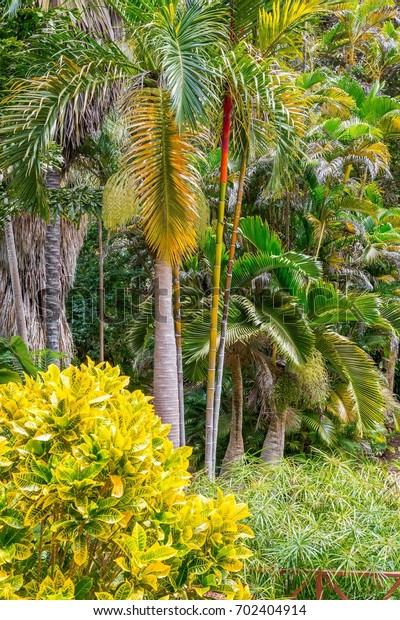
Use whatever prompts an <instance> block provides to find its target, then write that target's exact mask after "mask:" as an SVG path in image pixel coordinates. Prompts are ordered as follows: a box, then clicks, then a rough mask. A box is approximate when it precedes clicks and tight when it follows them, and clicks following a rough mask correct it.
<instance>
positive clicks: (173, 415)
mask: <svg viewBox="0 0 400 620" xmlns="http://www.w3.org/2000/svg"><path fill="white" fill-rule="evenodd" d="M154 342H155V344H154V407H155V411H156V413H157V415H158V416H159V417H160V418H161V420H162V421H163V422H164V423H165V424H170V425H171V430H170V434H169V438H170V439H171V441H172V443H173V444H174V447H175V448H177V447H179V443H180V432H179V392H178V371H177V361H176V342H175V330H174V317H173V312H172V267H171V265H170V264H169V263H168V262H167V261H165V260H162V259H157V260H156V265H155V333H154Z"/></svg>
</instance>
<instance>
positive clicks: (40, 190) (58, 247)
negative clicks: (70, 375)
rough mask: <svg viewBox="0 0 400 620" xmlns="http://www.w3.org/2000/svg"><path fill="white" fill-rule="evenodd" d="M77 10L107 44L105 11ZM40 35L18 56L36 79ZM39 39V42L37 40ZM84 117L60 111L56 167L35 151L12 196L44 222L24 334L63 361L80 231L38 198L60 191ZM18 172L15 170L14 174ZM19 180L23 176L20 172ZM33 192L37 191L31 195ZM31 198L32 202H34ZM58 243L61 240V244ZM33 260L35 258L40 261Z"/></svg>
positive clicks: (88, 120)
mask: <svg viewBox="0 0 400 620" xmlns="http://www.w3.org/2000/svg"><path fill="white" fill-rule="evenodd" d="M57 4H58V3H57V2H55V3H52V7H53V8H54V7H56V6H57ZM22 5H24V2H23V0H20V1H18V0H17V1H15V2H10V3H9V7H8V14H11V15H13V14H14V13H15V12H16V11H18V9H19V8H20V7H21V6H22ZM37 5H38V6H39V7H40V8H41V9H44V11H46V12H47V11H49V14H51V13H52V11H51V9H50V10H49V4H48V3H47V2H42V0H38V1H37ZM78 8H79V11H80V14H79V20H78V21H77V20H76V15H74V16H73V23H74V24H77V25H78V27H79V28H80V29H83V30H85V31H87V32H96V33H97V34H100V33H101V35H102V36H103V37H108V38H109V39H111V40H112V39H113V37H114V26H113V24H112V21H113V20H112V16H111V15H110V12H109V10H108V9H107V8H106V7H104V6H103V5H102V4H98V3H96V2H94V3H90V5H89V4H88V3H83V4H81V3H78ZM55 15H56V16H57V15H58V16H59V17H60V14H59V13H55ZM71 16H72V14H71V15H69V14H68V13H67V12H66V15H65V19H63V20H62V21H63V26H64V27H67V28H68V26H69V18H70V17H71ZM43 21H44V23H45V24H46V23H47V24H50V28H51V19H49V20H45V19H44V20H43ZM43 35H44V36H46V34H45V33H40V32H39V33H37V35H36V36H37V37H38V40H36V36H35V37H33V38H31V39H30V40H26V41H25V44H26V49H25V50H23V52H22V54H21V63H20V64H21V66H23V67H24V68H26V67H28V68H29V69H28V73H29V74H30V75H36V76H40V75H41V74H43V72H45V71H47V70H48V69H49V65H50V66H51V61H50V63H49V58H51V52H50V51H49V53H48V54H42V51H43V49H42V46H43V44H44V41H43ZM41 36H42V40H40V37H41ZM36 79H37V78H36ZM22 82H23V80H21V83H19V81H18V80H16V81H15V82H14V86H13V87H12V90H11V93H8V95H9V96H10V98H11V99H13V97H14V95H15V91H16V90H18V89H19V88H21V89H22V90H23V87H22V86H21V84H22ZM108 103H109V102H107V104H106V107H107V105H108ZM86 112H87V113H86V114H85V113H82V114H79V115H77V114H75V112H72V111H71V109H70V108H69V109H68V108H66V109H65V111H64V114H63V115H62V118H61V117H60V118H59V119H58V123H59V124H60V127H59V128H58V129H54V132H53V140H54V141H55V142H58V144H59V147H60V148H59V149H58V150H59V151H60V152H59V153H58V154H57V157H56V159H57V160H58V161H57V162H56V163H57V165H56V166H53V164H54V163H55V160H54V155H53V153H52V152H51V149H50V157H48V155H49V153H47V154H46V153H45V150H46V149H44V150H43V149H42V151H41V152H40V157H43V158H44V160H43V161H39V159H40V157H39V150H35V153H34V154H33V153H32V155H34V156H35V157H38V161H37V162H36V164H35V165H34V166H33V169H32V167H31V166H30V165H27V167H26V169H25V172H26V173H27V176H28V177H30V179H29V180H28V179H25V185H24V184H18V186H17V190H16V195H17V196H18V198H19V199H20V203H21V202H22V207H23V208H24V209H26V210H28V211H29V212H33V213H36V214H39V215H40V216H43V217H44V218H45V219H46V220H48V222H47V226H46V228H45V238H44V252H42V247H41V243H38V245H39V252H37V253H36V255H35V254H33V255H32V258H33V261H32V262H33V265H32V266H31V267H30V268H29V267H28V271H32V270H36V271H37V275H36V279H37V281H38V283H39V285H37V286H36V287H35V288H34V290H33V291H32V293H31V297H32V300H31V301H30V303H29V312H30V314H31V321H30V322H31V325H30V334H29V336H30V341H31V344H32V345H33V346H34V347H43V346H44V342H46V345H47V347H48V348H49V349H50V350H53V351H60V350H63V351H64V352H65V353H67V357H69V358H70V357H71V355H72V335H71V333H70V330H69V327H68V324H67V321H66V317H65V297H66V292H67V291H68V289H69V288H70V286H71V282H72V280H73V272H74V264H75V262H76V256H77V254H78V252H79V250H80V248H81V245H82V241H83V232H84V231H83V230H81V231H78V234H75V232H76V231H74V230H71V226H70V225H68V224H67V223H66V222H65V221H63V222H62V221H61V220H62V218H61V215H60V213H59V210H58V209H56V211H55V212H54V213H51V214H50V212H49V210H48V208H47V206H46V205H45V199H44V196H45V194H46V192H45V191H44V187H43V181H44V180H45V184H46V187H47V190H49V193H51V194H53V196H56V194H57V190H59V189H60V187H61V181H62V177H63V176H64V175H65V172H66V169H67V168H68V167H69V165H70V163H71V161H72V160H73V158H74V156H75V153H76V150H77V148H78V147H79V146H80V144H81V142H82V136H83V135H85V134H87V133H88V132H89V133H90V132H92V131H93V129H94V128H95V126H96V124H97V125H98V124H99V122H100V119H101V116H102V113H103V112H104V110H101V108H100V107H99V106H97V107H96V106H93V105H90V106H89V107H88V110H87V111H86ZM50 143H51V142H50V141H49V142H48V145H47V146H49V145H50ZM15 147H16V148H18V145H15ZM56 150H57V149H56ZM20 155H21V153H19V155H18V154H17V155H16V157H17V159H16V165H15V166H14V169H13V171H12V173H11V178H12V183H11V189H12V186H13V185H14V186H16V185H17V184H16V183H15V182H14V181H15V176H18V174H20V173H21V170H22V168H23V166H22V168H21V166H20V165H19V164H18V163H17V162H18V157H20ZM11 158H12V156H11ZM46 159H49V161H47V163H45V160H46ZM50 162H51V163H50ZM18 168H19V169H20V171H19V172H18ZM39 168H41V170H39ZM46 171H47V172H46ZM38 172H39V175H40V174H41V173H42V183H37V182H36V181H38V180H39V179H38V177H37V175H38ZM60 172H61V174H60ZM22 175H24V172H23V171H22ZM35 177H36V180H35ZM35 187H36V190H37V191H36V195H35ZM36 198H37V199H38V200H36ZM53 202H56V203H57V202H58V201H57V199H56V200H55V201H53ZM33 220H34V215H32V216H31V218H26V217H24V218H19V219H17V220H16V222H15V223H16V224H17V225H20V226H24V228H25V230H21V235H20V236H25V235H32V234H33V231H34V230H35V229H38V228H40V224H38V223H37V222H36V221H35V222H34V221H33ZM30 225H31V226H32V230H29V226H30ZM26 228H28V230H26ZM82 228H83V227H82ZM64 237H67V238H65V239H64ZM65 245H69V247H68V250H67V251H66V250H65ZM67 253H68V258H69V260H68V261H67V262H68V266H67V265H66V264H64V265H63V264H62V258H63V257H65V256H66V254H67ZM74 254H75V256H74ZM39 256H40V257H41V260H40V261H39ZM42 260H43V262H44V265H43V266H42V264H41V261H42ZM43 267H44V272H43ZM71 267H72V268H71ZM25 279H26V280H27V283H28V284H27V286H26V290H27V291H28V290H31V289H32V287H30V286H29V283H30V275H28V276H27V277H26V278H25ZM43 291H44V293H43ZM38 297H39V299H38ZM32 315H33V316H32ZM55 363H57V364H58V363H59V359H58V358H55Z"/></svg>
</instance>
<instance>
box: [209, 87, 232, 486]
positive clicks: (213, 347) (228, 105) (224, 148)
mask: <svg viewBox="0 0 400 620" xmlns="http://www.w3.org/2000/svg"><path fill="white" fill-rule="evenodd" d="M231 115H232V98H231V96H230V95H226V96H225V100H224V119H223V127H222V144H221V167H220V192H219V204H218V222H217V234H216V246H215V263H214V271H213V284H212V299H211V325H210V352H209V358H208V373H207V404H206V442H205V443H206V445H205V450H206V455H205V466H206V471H207V474H208V476H209V477H210V478H211V479H213V478H214V477H215V471H214V469H213V438H214V430H213V421H214V391H215V367H216V361H217V334H218V308H219V292H220V282H221V263H222V248H223V235H224V219H225V198H226V188H227V183H228V153H229V136H230V129H231Z"/></svg>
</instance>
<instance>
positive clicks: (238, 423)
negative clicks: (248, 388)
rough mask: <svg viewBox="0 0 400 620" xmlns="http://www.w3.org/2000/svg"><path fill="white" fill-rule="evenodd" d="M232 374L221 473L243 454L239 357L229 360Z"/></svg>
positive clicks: (241, 381) (241, 383)
mask: <svg viewBox="0 0 400 620" xmlns="http://www.w3.org/2000/svg"><path fill="white" fill-rule="evenodd" d="M229 365H230V367H231V372H232V417H231V427H230V434H229V444H228V448H227V450H226V453H225V456H224V460H223V461H222V468H221V473H222V472H223V471H224V470H225V469H226V467H227V466H228V465H229V463H232V461H234V460H236V459H238V458H240V457H241V456H243V454H244V443H243V376H242V367H241V364H240V356H239V355H238V354H234V355H232V357H231V359H230V360H229Z"/></svg>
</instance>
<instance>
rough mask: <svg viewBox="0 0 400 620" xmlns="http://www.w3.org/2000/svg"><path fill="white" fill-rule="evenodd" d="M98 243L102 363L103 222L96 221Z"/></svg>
mask: <svg viewBox="0 0 400 620" xmlns="http://www.w3.org/2000/svg"><path fill="white" fill-rule="evenodd" d="M98 239H99V240H98V243H99V322H100V329H99V340H100V362H104V257H103V222H102V220H101V219H99V221H98Z"/></svg>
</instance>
